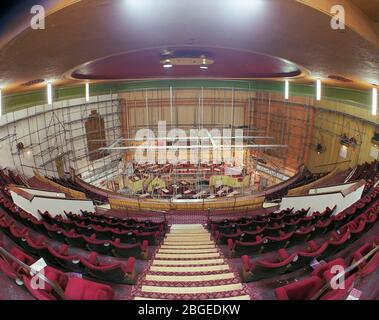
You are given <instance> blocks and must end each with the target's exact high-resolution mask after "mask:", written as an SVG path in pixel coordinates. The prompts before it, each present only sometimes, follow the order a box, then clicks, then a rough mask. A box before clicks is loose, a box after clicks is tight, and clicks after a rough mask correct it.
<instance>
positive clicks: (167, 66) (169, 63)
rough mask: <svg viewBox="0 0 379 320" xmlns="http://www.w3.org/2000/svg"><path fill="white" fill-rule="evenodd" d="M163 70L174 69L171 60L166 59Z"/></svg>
mask: <svg viewBox="0 0 379 320" xmlns="http://www.w3.org/2000/svg"><path fill="white" fill-rule="evenodd" d="M163 68H172V62H171V59H166V60H165V62H164V64H163Z"/></svg>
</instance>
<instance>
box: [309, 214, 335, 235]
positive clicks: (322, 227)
mask: <svg viewBox="0 0 379 320" xmlns="http://www.w3.org/2000/svg"><path fill="white" fill-rule="evenodd" d="M331 223H332V219H331V218H329V219H327V220H324V221H321V220H319V221H317V222H316V224H314V228H315V230H314V231H313V232H312V234H311V236H310V238H309V239H314V238H315V237H317V236H319V235H322V234H325V233H326V232H327V230H328V228H329V226H330V224H331Z"/></svg>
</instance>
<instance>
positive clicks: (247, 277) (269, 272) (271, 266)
mask: <svg viewBox="0 0 379 320" xmlns="http://www.w3.org/2000/svg"><path fill="white" fill-rule="evenodd" d="M295 257H296V254H291V255H289V254H288V253H287V252H286V251H285V250H284V249H280V250H278V258H277V259H274V260H257V261H254V262H253V263H250V261H249V257H248V256H246V255H245V256H242V257H241V259H242V272H241V277H242V280H243V281H244V282H251V281H258V280H261V279H265V278H271V277H273V276H275V275H279V274H284V273H286V272H287V271H288V270H289V269H290V267H291V263H292V261H293V260H294V258H295Z"/></svg>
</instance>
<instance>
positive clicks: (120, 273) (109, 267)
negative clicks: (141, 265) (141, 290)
mask: <svg viewBox="0 0 379 320" xmlns="http://www.w3.org/2000/svg"><path fill="white" fill-rule="evenodd" d="M81 262H82V264H83V265H84V266H85V268H86V270H87V272H88V273H89V274H90V275H91V276H92V277H94V278H97V279H100V280H102V281H109V282H118V283H128V284H134V283H135V280H136V273H135V269H134V267H135V258H134V257H130V258H129V259H128V262H127V264H126V265H124V264H122V263H119V262H117V263H111V264H102V263H100V262H99V261H98V259H97V256H96V254H95V253H91V255H90V257H89V259H88V260H86V259H81Z"/></svg>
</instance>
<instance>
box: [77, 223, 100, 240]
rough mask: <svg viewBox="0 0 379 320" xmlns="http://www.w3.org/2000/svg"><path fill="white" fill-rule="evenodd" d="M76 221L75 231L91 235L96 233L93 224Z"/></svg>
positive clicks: (87, 235)
mask: <svg viewBox="0 0 379 320" xmlns="http://www.w3.org/2000/svg"><path fill="white" fill-rule="evenodd" d="M74 223H75V231H76V233H77V234H81V235H83V236H86V237H90V236H92V235H93V234H94V233H95V230H94V229H93V225H88V224H85V223H84V222H81V223H78V222H76V221H75V222H74Z"/></svg>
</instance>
